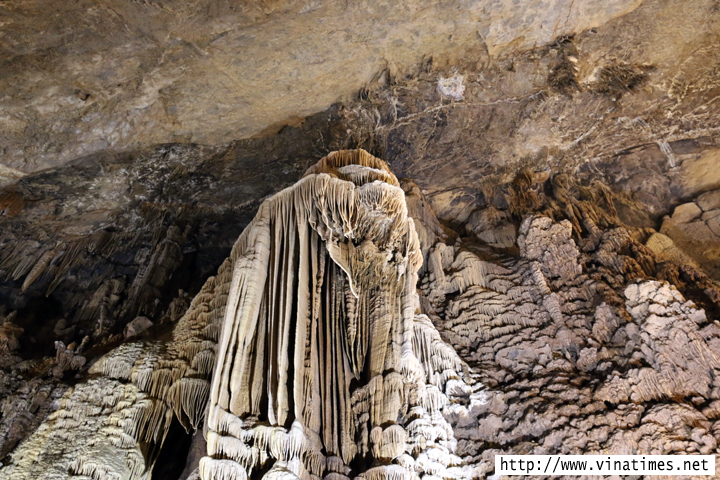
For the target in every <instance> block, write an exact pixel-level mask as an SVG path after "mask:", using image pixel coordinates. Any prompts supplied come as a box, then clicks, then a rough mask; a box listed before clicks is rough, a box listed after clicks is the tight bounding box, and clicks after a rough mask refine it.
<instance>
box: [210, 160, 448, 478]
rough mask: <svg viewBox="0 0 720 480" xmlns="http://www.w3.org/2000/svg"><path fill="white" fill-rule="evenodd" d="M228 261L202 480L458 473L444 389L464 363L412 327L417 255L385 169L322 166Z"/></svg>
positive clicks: (272, 208) (266, 210) (358, 163)
mask: <svg viewBox="0 0 720 480" xmlns="http://www.w3.org/2000/svg"><path fill="white" fill-rule="evenodd" d="M232 259H233V262H234V273H233V279H232V285H231V287H230V292H231V293H230V295H229V297H228V303H227V308H226V311H225V320H224V323H223V331H222V334H221V337H220V345H219V353H218V357H217V361H216V366H215V371H214V375H213V381H212V388H211V396H210V407H209V411H208V412H209V413H208V419H207V428H208V430H209V431H208V436H207V441H208V455H209V456H208V457H206V458H204V459H203V460H202V461H201V463H200V472H201V476H202V478H203V479H204V480H213V479H220V478H222V479H244V478H246V476H248V475H250V474H251V473H252V472H255V471H262V470H263V469H265V470H267V469H268V468H270V469H269V472H268V473H267V474H266V475H265V477H266V478H288V479H289V478H303V479H305V478H316V477H324V478H330V479H333V480H341V479H344V478H348V475H350V473H351V472H353V473H354V474H355V475H357V474H360V475H361V476H365V477H367V478H368V479H385V478H387V479H390V478H393V479H395V478H410V477H409V475H410V474H411V472H412V473H414V472H415V469H414V468H412V467H411V464H414V463H415V460H414V459H413V457H410V456H409V455H407V454H408V453H414V454H415V458H417V457H418V455H419V454H421V453H422V452H423V451H426V450H428V449H433V448H434V449H440V450H441V452H440V453H441V455H439V456H440V457H442V458H443V459H444V462H443V464H440V463H438V464H435V463H433V465H428V466H423V467H421V468H420V471H425V473H428V474H430V473H439V472H438V471H437V469H438V468H440V469H442V470H444V469H445V468H446V467H448V466H449V464H450V463H452V456H451V455H449V453H451V452H450V451H451V450H452V449H453V438H452V430H451V429H450V428H449V426H448V425H447V423H446V422H445V420H444V418H443V417H442V415H440V414H439V410H440V408H441V407H442V406H443V405H444V404H445V403H446V401H447V399H446V397H445V394H444V393H443V391H442V390H441V389H442V388H443V387H444V384H445V383H446V381H447V380H448V379H449V378H450V377H455V378H456V379H459V374H458V373H456V372H457V371H458V370H461V369H462V362H461V361H460V360H459V358H458V357H457V356H456V355H454V352H453V351H452V350H451V349H449V347H445V348H443V347H442V346H441V345H440V343H439V342H438V341H435V342H433V334H432V332H428V331H427V329H428V328H427V327H428V325H430V327H429V328H430V330H432V327H431V324H429V322H425V323H424V324H423V325H424V326H425V328H414V317H415V314H416V311H417V310H418V309H419V302H418V297H417V294H416V293H415V284H416V282H417V270H418V268H419V267H420V264H421V263H422V255H421V253H420V248H419V243H418V238H417V234H416V233H415V229H414V226H413V221H412V219H410V218H409V217H408V215H407V208H406V205H405V196H404V193H403V190H402V189H401V188H400V187H399V184H398V181H397V179H396V178H395V176H394V175H393V174H392V173H391V172H390V171H389V169H388V167H387V166H386V165H385V163H384V162H382V161H381V160H378V159H376V158H374V157H372V156H370V155H369V154H367V153H365V152H364V151H347V152H337V153H334V154H331V155H329V156H328V157H326V158H324V159H323V160H321V161H320V162H319V163H318V164H317V165H315V166H314V167H312V168H311V169H310V170H309V171H308V172H307V174H306V176H305V177H304V178H303V179H302V180H301V181H300V182H298V183H297V184H296V185H295V186H293V187H291V188H289V189H286V190H284V191H282V192H281V193H279V194H278V195H276V196H275V197H273V198H272V199H270V200H269V201H267V202H265V203H264V204H263V206H262V207H261V209H260V211H259V212H258V215H257V217H256V218H255V220H254V221H253V222H252V223H251V224H250V226H249V227H248V228H247V229H246V231H245V232H244V233H243V235H242V236H241V237H240V239H239V240H238V242H237V244H236V246H235V248H234V250H233V253H232ZM434 337H438V336H437V333H435V335H434ZM438 339H439V337H438ZM438 373H440V374H441V375H438ZM438 387H439V388H438ZM423 429H429V430H430V434H428V433H425V434H424V435H423V432H422V431H421V430H423ZM458 460H459V459H458Z"/></svg>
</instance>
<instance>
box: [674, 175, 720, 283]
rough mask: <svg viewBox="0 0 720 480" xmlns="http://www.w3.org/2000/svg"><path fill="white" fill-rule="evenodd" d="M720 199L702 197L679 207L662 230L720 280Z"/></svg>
mask: <svg viewBox="0 0 720 480" xmlns="http://www.w3.org/2000/svg"><path fill="white" fill-rule="evenodd" d="M715 169H716V170H717V166H715ZM719 196H720V190H715V191H712V192H708V193H705V194H703V195H701V196H700V197H698V198H697V199H696V201H695V202H690V203H684V204H682V205H678V206H677V207H675V210H674V211H673V214H672V216H666V217H665V219H664V220H663V223H662V227H661V229H660V232H661V233H662V234H665V235H667V236H668V237H669V238H670V239H672V241H673V242H674V244H675V245H676V246H677V247H679V248H680V250H681V251H683V252H686V253H687V255H688V256H689V257H690V258H691V259H692V260H693V261H694V262H695V264H696V265H702V268H704V269H705V270H706V271H707V272H708V273H710V275H711V276H712V277H713V278H715V279H718V278H720V203H719V202H718V198H719ZM701 207H702V208H701Z"/></svg>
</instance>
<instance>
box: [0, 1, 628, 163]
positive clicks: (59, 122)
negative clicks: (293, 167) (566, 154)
mask: <svg viewBox="0 0 720 480" xmlns="http://www.w3.org/2000/svg"><path fill="white" fill-rule="evenodd" d="M640 2H641V0H632V1H627V0H612V1H608V2H602V3H598V2H592V1H589V0H575V1H573V0H548V1H544V2H538V3H532V4H528V3H525V2H523V3H514V2H510V1H502V2H492V1H478V2H475V1H467V0H453V1H451V2H449V3H448V2H443V3H423V2H384V1H382V0H368V1H364V2H359V3H358V2H350V3H338V2H327V1H325V2H323V1H320V0H301V1H298V0H274V1H271V2H252V1H250V2H242V3H233V2H216V1H208V0H193V1H190V2H185V1H179V0H178V1H174V0H171V1H166V2H154V1H141V2H128V1H121V0H103V1H101V2H92V1H88V0H82V1H80V2H62V1H41V0H33V1H27V2H14V3H10V4H7V3H5V4H3V5H2V6H0V25H1V29H0V45H2V48H0V65H2V75H0V91H2V92H3V96H2V98H0V111H2V114H0V132H1V133H0V163H2V164H3V165H4V166H5V167H10V168H14V169H18V170H21V171H24V172H33V171H37V170H39V169H43V168H46V167H50V166H54V165H58V164H61V163H64V162H66V161H68V160H71V159H73V158H77V157H80V156H83V155H86V154H89V153H92V152H96V151H98V150H102V149H107V148H111V149H128V148H134V147H137V146H141V145H150V144H154V143H163V142H173V141H193V142H200V143H206V144H208V143H212V144H217V143H221V142H227V141H230V140H234V139H238V138H245V137H248V136H251V135H256V134H258V133H260V132H262V131H263V130H265V129H266V128H270V129H272V128H275V129H277V127H273V126H274V125H277V124H285V123H288V122H293V121H298V120H299V119H301V118H302V117H304V116H306V115H309V114H312V113H315V112H319V111H322V110H324V109H326V108H328V107H329V106H330V105H331V104H332V103H333V102H336V101H338V100H340V99H342V98H344V97H347V96H350V95H355V94H356V92H357V91H358V90H359V89H360V88H361V87H363V86H364V85H365V84H367V83H369V82H370V81H371V80H372V79H373V77H374V76H376V75H378V74H379V73H381V72H382V71H384V70H386V69H387V70H388V72H389V73H390V74H392V75H393V76H403V75H405V74H406V73H411V72H412V71H413V69H416V68H417V66H418V65H421V64H422V63H423V62H427V61H429V59H430V58H431V57H432V59H433V62H434V63H435V64H436V65H448V64H454V63H457V62H458V61H463V62H471V63H474V62H477V61H479V60H481V59H482V58H483V56H487V55H488V53H489V54H490V55H495V54H498V53H501V52H507V51H509V50H514V49H527V48H532V47H534V46H536V45H542V44H545V43H547V42H550V41H552V40H553V39H554V38H555V37H557V36H561V35H567V34H571V33H573V32H578V31H581V30H583V29H586V28H590V27H596V26H599V25H601V24H603V23H605V22H606V21H607V20H609V19H611V18H614V17H616V16H619V15H622V14H625V13H627V12H630V11H632V10H633V9H634V8H636V7H637V6H638V5H639V4H640ZM293 119H294V120H293ZM0 173H1V172H0Z"/></svg>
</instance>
